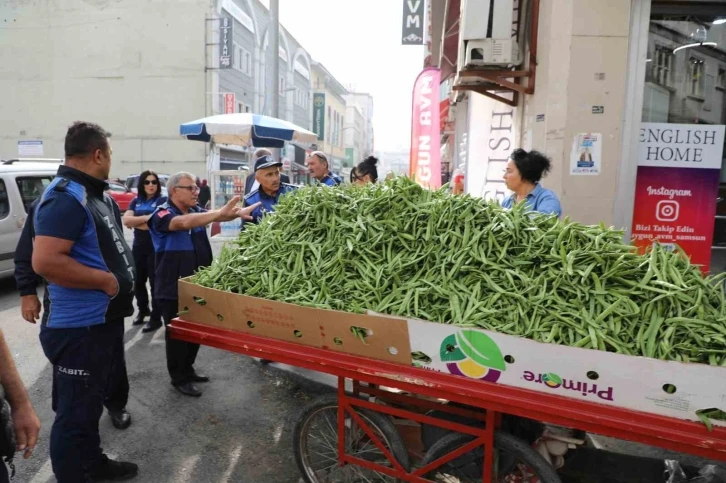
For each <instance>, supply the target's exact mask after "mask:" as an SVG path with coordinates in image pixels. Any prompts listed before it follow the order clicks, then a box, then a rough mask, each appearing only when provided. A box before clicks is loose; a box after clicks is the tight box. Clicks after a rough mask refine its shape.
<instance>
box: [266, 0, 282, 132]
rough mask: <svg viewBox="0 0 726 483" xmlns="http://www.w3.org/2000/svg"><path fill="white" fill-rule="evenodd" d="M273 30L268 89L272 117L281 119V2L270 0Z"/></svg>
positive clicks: (271, 32)
mask: <svg viewBox="0 0 726 483" xmlns="http://www.w3.org/2000/svg"><path fill="white" fill-rule="evenodd" d="M270 14H271V15H272V28H271V29H270V35H271V37H272V38H271V39H270V50H271V51H272V52H271V54H272V79H271V81H272V84H271V85H269V86H268V87H269V88H270V92H271V93H272V99H271V101H272V102H271V103H270V107H271V111H272V117H277V118H279V117H280V0H270Z"/></svg>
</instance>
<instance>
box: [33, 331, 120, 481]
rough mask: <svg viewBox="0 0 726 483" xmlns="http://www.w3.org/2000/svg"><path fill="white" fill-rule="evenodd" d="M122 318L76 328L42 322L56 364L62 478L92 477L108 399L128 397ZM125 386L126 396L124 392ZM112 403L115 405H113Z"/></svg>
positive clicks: (56, 445) (54, 434) (55, 434)
mask: <svg viewBox="0 0 726 483" xmlns="http://www.w3.org/2000/svg"><path fill="white" fill-rule="evenodd" d="M123 336H124V324H123V319H119V320H114V321H107V322H106V323H105V324H101V325H95V326H92V327H81V328H73V329H55V328H53V329H49V328H48V327H47V326H45V325H44V326H42V327H41V330H40V342H41V345H42V346H43V352H45V355H46V357H47V358H48V360H49V361H50V362H51V364H53V410H54V411H55V413H56V414H55V421H54V422H53V428H52V429H51V433H50V459H51V463H52V465H53V473H54V474H55V477H56V479H57V480H58V483H92V481H93V480H92V479H91V476H90V473H91V472H92V471H93V469H94V467H95V465H96V463H97V462H98V460H99V458H100V457H101V455H102V454H103V450H102V449H101V438H100V435H99V432H98V422H99V420H100V419H101V415H102V414H103V406H104V403H106V405H107V406H108V405H109V404H108V399H109V398H111V399H113V400H116V401H117V404H116V405H117V406H118V405H120V404H121V403H123V406H121V407H115V408H113V409H114V410H117V409H123V407H124V406H125V405H126V398H127V397H128V378H127V377H126V361H125V360H124V340H123ZM124 386H125V396H124V394H123V393H124ZM110 409H111V408H110Z"/></svg>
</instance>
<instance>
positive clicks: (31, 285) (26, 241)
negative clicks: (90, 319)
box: [15, 197, 131, 429]
mask: <svg viewBox="0 0 726 483" xmlns="http://www.w3.org/2000/svg"><path fill="white" fill-rule="evenodd" d="M40 200H41V198H40V197H38V198H37V199H36V200H35V201H33V202H32V203H31V204H30V206H29V207H28V217H27V218H26V219H25V224H24V225H23V231H22V233H21V234H20V239H19V240H18V246H17V247H15V283H16V285H17V287H18V290H19V291H20V300H21V302H20V311H21V313H22V315H23V319H25V320H26V321H28V322H30V323H31V324H34V323H35V322H36V321H37V320H38V319H39V318H40V300H39V299H38V287H39V286H43V287H44V286H45V281H44V280H43V278H42V277H40V276H38V274H37V273H35V271H34V270H33V239H34V238H35V220H34V219H33V218H34V217H35V210H36V208H37V207H38V203H39V202H40ZM114 203H115V202H114ZM43 292H44V293H43V310H44V311H47V310H48V308H49V303H50V300H49V298H48V290H46V289H45V287H44V289H43ZM118 362H119V363H123V365H122V366H114V367H113V368H112V370H111V380H110V383H109V386H108V396H107V397H106V399H105V400H104V403H103V405H104V406H106V409H107V410H108V415H109V416H110V417H111V423H112V424H113V426H114V427H115V428H116V429H126V428H128V427H129V426H131V414H129V412H128V411H127V410H126V404H127V403H128V401H129V380H128V375H127V373H126V361H125V360H124V359H122V360H120V361H118ZM54 384H55V381H54Z"/></svg>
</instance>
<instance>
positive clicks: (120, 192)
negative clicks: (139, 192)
mask: <svg viewBox="0 0 726 483" xmlns="http://www.w3.org/2000/svg"><path fill="white" fill-rule="evenodd" d="M106 193H108V194H109V195H111V198H113V199H114V200H116V203H118V207H119V209H120V210H121V213H123V212H124V211H126V210H128V209H129V204H130V203H131V200H133V199H134V198H136V193H134V192H133V191H131V190H130V189H128V188H127V187H126V186H125V185H122V184H121V183H115V182H113V181H111V182H109V183H108V189H107V190H106Z"/></svg>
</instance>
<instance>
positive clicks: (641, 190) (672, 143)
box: [633, 123, 724, 273]
mask: <svg viewBox="0 0 726 483" xmlns="http://www.w3.org/2000/svg"><path fill="white" fill-rule="evenodd" d="M723 142H724V126H712V125H705V124H703V125H694V124H666V123H643V124H642V126H641V132H640V151H639V158H638V175H637V176H638V177H637V180H636V187H635V207H634V211H633V239H634V243H635V245H636V246H638V247H640V249H641V251H645V250H646V249H647V247H649V246H650V245H651V244H652V243H653V241H654V240H658V241H659V242H660V243H662V244H664V245H665V246H673V247H674V248H675V245H678V246H680V247H681V248H682V249H683V250H684V251H685V253H686V254H687V255H688V256H689V257H690V259H691V263H694V264H696V265H700V266H701V270H702V271H703V272H704V273H705V272H708V271H709V266H710V263H711V245H712V242H713V228H714V217H715V215H716V197H717V196H718V184H719V175H720V171H721V153H722V150H723Z"/></svg>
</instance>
